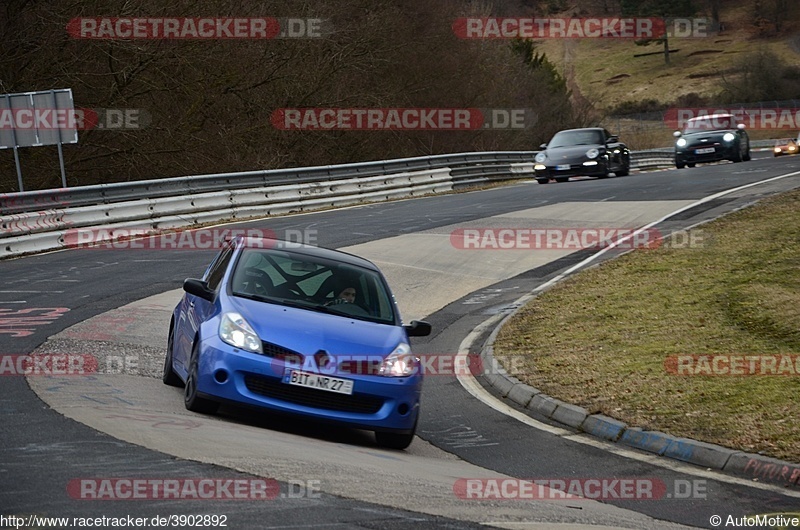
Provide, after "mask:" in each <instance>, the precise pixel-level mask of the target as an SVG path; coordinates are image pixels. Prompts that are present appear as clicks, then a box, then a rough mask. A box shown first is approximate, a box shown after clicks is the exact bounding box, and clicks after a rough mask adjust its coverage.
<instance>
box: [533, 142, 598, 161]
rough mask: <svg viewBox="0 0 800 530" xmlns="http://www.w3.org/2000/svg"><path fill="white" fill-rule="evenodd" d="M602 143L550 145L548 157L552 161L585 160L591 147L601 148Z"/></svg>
mask: <svg viewBox="0 0 800 530" xmlns="http://www.w3.org/2000/svg"><path fill="white" fill-rule="evenodd" d="M603 147H604V146H602V145H571V146H565V147H548V148H547V159H548V160H550V161H552V162H566V161H569V160H583V159H585V158H586V151H588V150H589V149H601V148H603Z"/></svg>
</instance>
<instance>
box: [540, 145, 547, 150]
mask: <svg viewBox="0 0 800 530" xmlns="http://www.w3.org/2000/svg"><path fill="white" fill-rule="evenodd" d="M539 148H540V149H547V144H542V145H540V146H539Z"/></svg>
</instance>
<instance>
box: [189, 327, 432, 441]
mask: <svg viewBox="0 0 800 530" xmlns="http://www.w3.org/2000/svg"><path fill="white" fill-rule="evenodd" d="M199 348H200V352H199V354H200V359H199V366H198V372H199V373H198V381H197V385H198V392H199V393H200V395H202V396H203V397H206V398H210V399H215V400H219V401H227V402H232V403H234V404H241V405H246V406H251V407H258V408H262V409H267V410H270V411H274V412H278V413H283V414H291V415H293V416H300V417H304V418H308V419H313V420H319V421H327V422H334V423H337V424H340V425H343V426H347V427H353V428H358V429H367V430H374V431H386V432H397V433H410V432H412V431H413V429H414V424H415V421H416V418H417V414H418V413H419V400H420V394H421V392H422V376H421V375H414V376H410V377H383V376H379V375H362V374H347V373H328V372H321V373H323V374H324V375H331V376H333V377H338V378H341V379H350V380H353V393H352V394H351V395H346V394H338V393H334V392H329V391H325V390H319V389H313V388H306V387H299V386H295V385H290V384H288V383H284V382H283V375H284V371H285V370H286V369H287V368H289V367H290V365H287V364H286V363H285V362H284V361H283V360H281V359H277V358H272V357H268V356H266V355H261V354H257V353H250V352H246V351H243V350H239V349H236V348H233V347H232V346H229V345H228V344H226V343H224V342H222V341H221V340H220V339H219V337H216V336H215V337H212V338H209V339H206V340H204V341H203V342H201V343H200V345H199ZM291 368H294V369H299V367H297V366H296V365H294V366H291ZM302 369H303V370H304V371H310V370H308V369H307V368H302Z"/></svg>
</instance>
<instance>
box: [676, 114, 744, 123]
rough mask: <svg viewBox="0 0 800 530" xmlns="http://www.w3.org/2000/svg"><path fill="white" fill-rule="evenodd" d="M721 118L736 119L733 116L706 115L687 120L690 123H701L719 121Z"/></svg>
mask: <svg viewBox="0 0 800 530" xmlns="http://www.w3.org/2000/svg"><path fill="white" fill-rule="evenodd" d="M719 118H734V119H735V118H736V116H734V115H733V114H706V115H705V116H695V117H694V118H689V119H688V120H686V121H687V122H689V121H700V120H711V119H714V120H716V119H719Z"/></svg>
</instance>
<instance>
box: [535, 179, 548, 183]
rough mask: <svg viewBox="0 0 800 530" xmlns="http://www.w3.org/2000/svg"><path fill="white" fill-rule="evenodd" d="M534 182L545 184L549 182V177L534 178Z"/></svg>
mask: <svg viewBox="0 0 800 530" xmlns="http://www.w3.org/2000/svg"><path fill="white" fill-rule="evenodd" d="M536 182H538V183H539V184H547V183H549V182H550V179H536Z"/></svg>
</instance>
